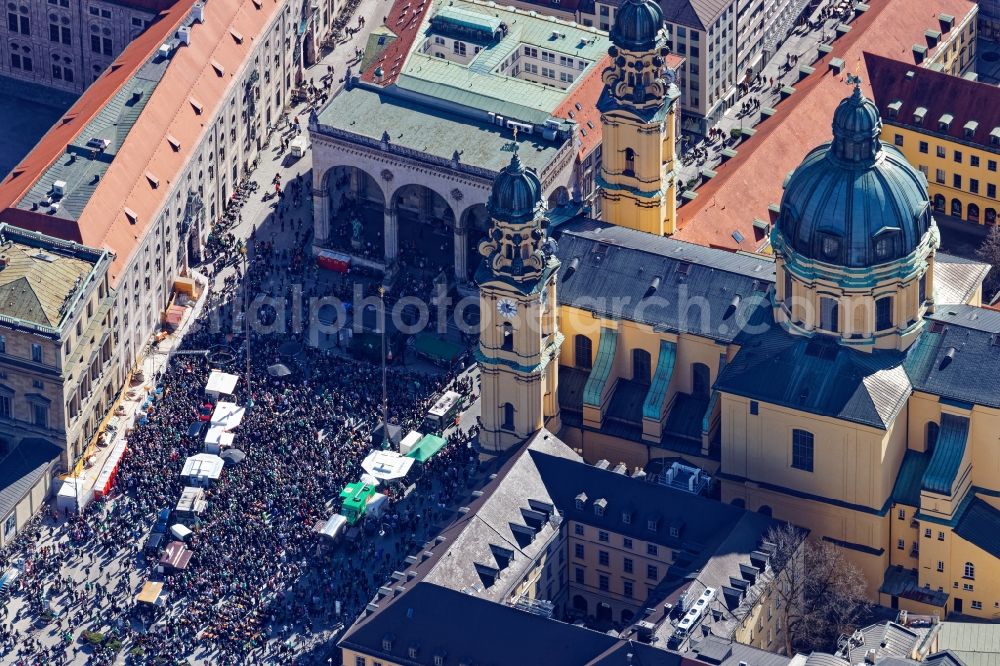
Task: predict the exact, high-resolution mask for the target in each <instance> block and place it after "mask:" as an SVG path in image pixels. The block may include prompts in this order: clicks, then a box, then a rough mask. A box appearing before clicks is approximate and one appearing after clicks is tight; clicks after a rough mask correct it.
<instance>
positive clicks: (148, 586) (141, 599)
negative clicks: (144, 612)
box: [135, 580, 167, 606]
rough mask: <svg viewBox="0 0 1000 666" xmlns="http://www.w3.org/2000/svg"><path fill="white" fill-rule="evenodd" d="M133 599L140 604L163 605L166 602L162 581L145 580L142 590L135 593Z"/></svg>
mask: <svg viewBox="0 0 1000 666" xmlns="http://www.w3.org/2000/svg"><path fill="white" fill-rule="evenodd" d="M135 600H136V601H137V602H138V603H140V604H149V605H150V606H165V605H166V603H167V592H166V590H164V589H163V583H161V582H159V581H156V582H154V581H151V580H150V581H146V583H145V584H144V585H143V586H142V590H140V591H139V594H138V595H136V597H135Z"/></svg>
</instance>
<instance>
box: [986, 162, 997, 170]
mask: <svg viewBox="0 0 1000 666" xmlns="http://www.w3.org/2000/svg"><path fill="white" fill-rule="evenodd" d="M986 170H987V171H996V170H997V161H996V160H986Z"/></svg>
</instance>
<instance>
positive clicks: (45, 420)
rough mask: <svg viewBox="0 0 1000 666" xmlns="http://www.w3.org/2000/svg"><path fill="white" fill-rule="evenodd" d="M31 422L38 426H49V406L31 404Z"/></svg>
mask: <svg viewBox="0 0 1000 666" xmlns="http://www.w3.org/2000/svg"><path fill="white" fill-rule="evenodd" d="M31 411H32V415H33V422H34V424H35V425H36V426H38V427H39V428H48V427H49V408H48V407H46V406H45V405H39V404H34V405H32V406H31Z"/></svg>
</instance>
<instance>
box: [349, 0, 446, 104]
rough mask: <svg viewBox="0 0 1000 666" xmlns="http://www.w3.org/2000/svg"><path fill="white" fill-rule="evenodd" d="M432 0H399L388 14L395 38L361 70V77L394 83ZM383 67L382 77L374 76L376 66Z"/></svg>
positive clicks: (363, 79)
mask: <svg viewBox="0 0 1000 666" xmlns="http://www.w3.org/2000/svg"><path fill="white" fill-rule="evenodd" d="M430 6H431V0H396V2H395V3H393V5H392V9H390V10H389V15H388V16H386V18H385V27H387V28H388V29H389V30H391V31H392V32H393V33H394V34H395V35H396V39H395V40H393V41H392V42H391V43H390V44H389V45H388V46H386V47H385V50H384V51H382V53H381V54H379V56H378V58H376V59H375V61H374V62H372V63H371V64H370V65H368V69H366V70H365V71H364V72H362V73H361V77H360V78H361V80H362V81H367V82H368V83H380V84H381V85H383V86H387V85H389V84H392V83H395V82H396V78H397V77H398V76H399V74H400V73H401V72H402V70H403V65H404V64H406V56H407V55H409V53H410V47H411V46H413V42H414V41H415V40H416V38H417V31H418V30H419V29H420V24H421V23H423V20H424V14H426V13H427V10H428V9H430ZM379 67H381V68H382V79H381V81H376V80H375V70H376V69H378V68H379Z"/></svg>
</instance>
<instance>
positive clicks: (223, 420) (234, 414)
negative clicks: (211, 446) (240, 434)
mask: <svg viewBox="0 0 1000 666" xmlns="http://www.w3.org/2000/svg"><path fill="white" fill-rule="evenodd" d="M246 411H247V410H246V408H245V407H241V406H239V405H237V404H236V403H235V402H225V401H221V400H220V401H219V404H217V405H216V406H215V411H214V412H212V425H213V426H222V427H223V428H224V429H225V430H232V429H233V428H235V427H237V426H238V425H239V424H240V423H242V422H243V415H244V414H245V413H246Z"/></svg>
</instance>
